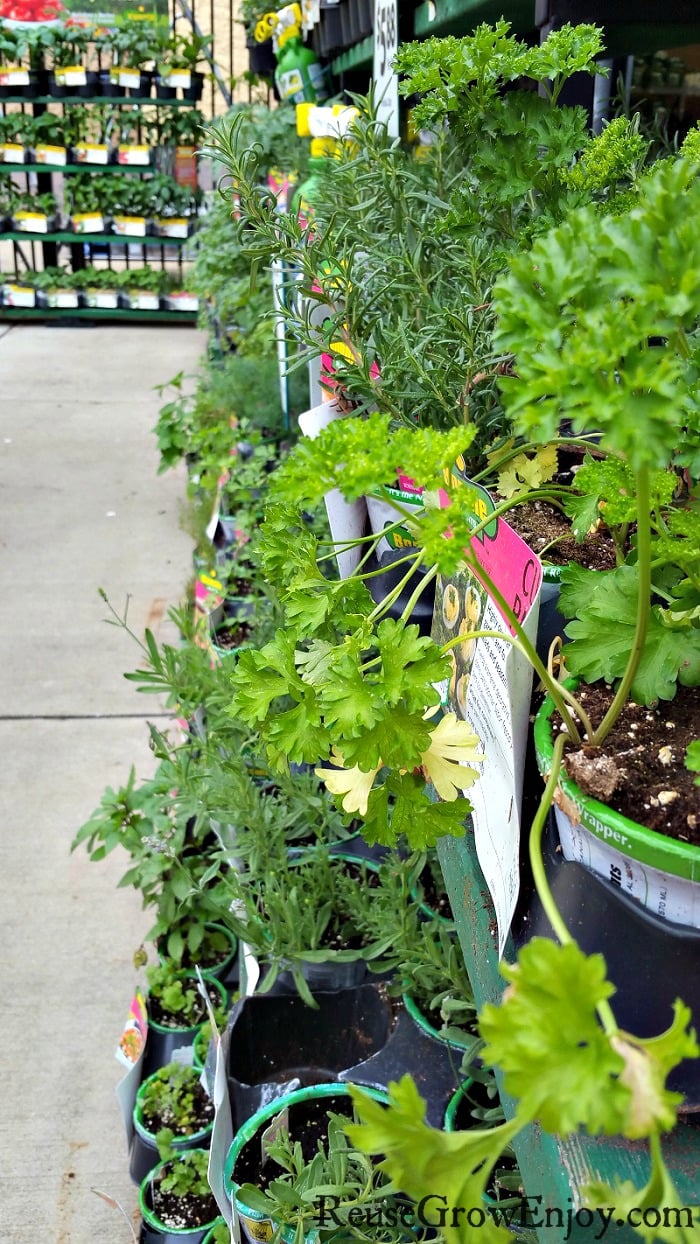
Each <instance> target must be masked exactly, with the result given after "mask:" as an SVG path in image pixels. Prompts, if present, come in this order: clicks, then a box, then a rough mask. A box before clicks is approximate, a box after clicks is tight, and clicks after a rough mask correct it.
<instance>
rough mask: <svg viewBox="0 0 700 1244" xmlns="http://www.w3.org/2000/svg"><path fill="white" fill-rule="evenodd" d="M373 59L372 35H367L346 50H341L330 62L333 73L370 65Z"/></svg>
mask: <svg viewBox="0 0 700 1244" xmlns="http://www.w3.org/2000/svg"><path fill="white" fill-rule="evenodd" d="M373 59H374V35H368V36H367V38H366V39H362V40H361V41H360V42H359V43H355V44H354V46H353V47H351V48H348V50H347V52H342V53H341V55H340V56H337V57H336V58H335V60H334V61H333V62H332V65H331V68H332V70H333V73H347V72H348V70H350V69H365V68H367V67H370V68H371V66H372V61H373Z"/></svg>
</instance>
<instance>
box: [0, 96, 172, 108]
mask: <svg viewBox="0 0 700 1244" xmlns="http://www.w3.org/2000/svg"><path fill="white" fill-rule="evenodd" d="M0 104H104V105H106V106H110V107H112V108H114V107H115V105H116V106H117V107H120V106H121V107H124V108H128V107H133V106H134V105H138V106H139V107H146V106H148V105H150V106H151V107H153V108H192V107H193V104H192V100H191V99H159V98H158V97H157V96H156V95H90V96H85V95H60V96H57V95H6V96H5V97H4V98H2V99H0Z"/></svg>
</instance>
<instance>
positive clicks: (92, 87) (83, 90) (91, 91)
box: [76, 69, 100, 99]
mask: <svg viewBox="0 0 700 1244" xmlns="http://www.w3.org/2000/svg"><path fill="white" fill-rule="evenodd" d="M85 78H86V82H85V86H79V87H77V88H76V93H77V94H78V95H80V97H81V98H82V99H93V98H94V96H95V95H97V94H99V84H100V75H99V73H98V72H97V70H96V69H88V70H87V72H86V74H85Z"/></svg>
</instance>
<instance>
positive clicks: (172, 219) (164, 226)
mask: <svg viewBox="0 0 700 1244" xmlns="http://www.w3.org/2000/svg"><path fill="white" fill-rule="evenodd" d="M156 228H157V230H158V233H159V234H160V236H161V237H162V238H186V237H187V236H188V235H189V231H190V221H189V218H188V217H187V216H158V217H157V218H156Z"/></svg>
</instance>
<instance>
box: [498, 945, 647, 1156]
mask: <svg viewBox="0 0 700 1244" xmlns="http://www.w3.org/2000/svg"><path fill="white" fill-rule="evenodd" d="M501 974H502V975H503V976H504V977H505V979H506V980H507V981H508V982H509V984H508V987H507V989H506V990H505V993H504V995H503V1000H502V1002H501V1005H500V1006H494V1005H493V1004H491V1003H487V1005H486V1006H485V1007H484V1009H483V1011H482V1013H481V1015H480V1017H479V1030H480V1032H481V1035H482V1036H483V1038H484V1040H485V1041H486V1048H485V1049H484V1051H483V1058H484V1061H485V1062H487V1063H490V1064H495V1065H496V1066H498V1067H500V1068H501V1069H502V1070H503V1072H504V1073H505V1087H506V1090H507V1092H509V1093H512V1094H513V1096H514V1097H517V1098H519V1099H520V1103H521V1107H522V1109H523V1110H524V1111H525V1113H526V1114H527V1115H528V1116H529V1117H531V1118H537V1119H539V1121H540V1123H541V1124H542V1126H543V1127H544V1128H546V1129H547V1131H550V1132H555V1133H557V1134H559V1135H562V1136H568V1135H569V1134H570V1133H571V1132H574V1131H576V1129H577V1128H578V1127H579V1126H580V1125H581V1124H583V1125H584V1126H585V1127H586V1128H587V1129H588V1130H589V1131H591V1132H593V1133H599V1132H605V1133H608V1134H614V1133H615V1132H623V1133H624V1132H625V1128H626V1126H627V1119H628V1113H629V1107H630V1101H631V1094H630V1090H629V1089H628V1088H626V1087H625V1086H624V1085H623V1084H622V1083H621V1081H620V1074H621V1072H622V1070H623V1067H624V1063H623V1059H622V1057H621V1055H620V1054H618V1053H616V1052H615V1050H614V1049H613V1047H612V1045H611V1042H610V1039H609V1037H608V1036H607V1035H606V1034H605V1032H604V1031H603V1029H602V1028H601V1026H600V1023H599V1021H598V1015H597V1011H596V1007H597V1006H598V1004H599V1003H600V1002H602V1001H604V1000H605V999H607V998H609V997H610V995H611V994H612V993H613V992H614V989H613V986H612V985H611V984H610V982H609V981H608V980H606V976H605V961H604V960H603V957H602V956H601V955H590V956H586V955H584V953H583V951H581V950H580V949H579V947H578V946H577V945H576V944H575V943H570V944H568V945H565V946H560V945H558V944H557V943H555V942H552V941H548V940H547V939H546V938H542V937H536V938H533V940H532V941H531V942H530V943H529V944H528V945H527V946H525V947H524V948H523V949H522V950H521V951H520V953H519V955H518V959H517V962H516V963H515V964H513V965H508V964H505V963H504V964H502V965H501Z"/></svg>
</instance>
